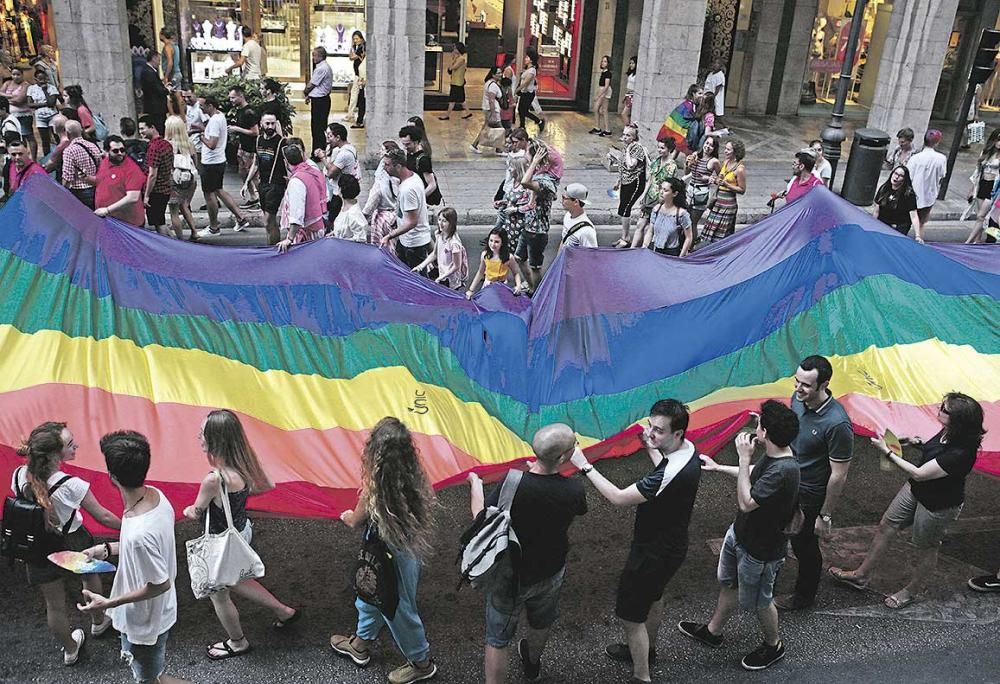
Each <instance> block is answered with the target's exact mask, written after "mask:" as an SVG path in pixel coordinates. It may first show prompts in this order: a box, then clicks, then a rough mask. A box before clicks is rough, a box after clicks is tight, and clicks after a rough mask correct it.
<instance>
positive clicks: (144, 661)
mask: <svg viewBox="0 0 1000 684" xmlns="http://www.w3.org/2000/svg"><path fill="white" fill-rule="evenodd" d="M101 453H103V454H104V462H105V464H106V465H107V469H108V475H110V476H111V482H112V483H113V484H114V485H115V486H116V487H117V488H118V491H119V492H120V493H121V497H122V502H123V503H124V505H125V509H124V511H123V513H122V527H121V536H120V537H119V540H118V541H117V542H107V543H104V544H99V545H97V546H92V547H90V548H89V549H87V550H86V551H84V553H85V554H86V555H87V556H89V557H90V558H96V559H99V560H106V559H107V558H108V557H109V556H113V555H117V556H118V572H117V573H115V581H114V584H113V585H112V586H111V595H110V596H109V597H108V598H105V597H104V596H101V595H100V594H98V593H95V592H92V591H88V590H86V589H84V590H83V597H84V600H85V601H86V603H85V604H80V605H78V608H79V609H80V610H82V611H83V612H85V613H89V612H91V611H99V610H106V611H107V612H108V614H110V615H111V621H112V624H113V625H114V628H115V630H117V631H118V632H119V633H120V634H121V648H122V660H123V661H124V662H125V663H126V664H127V665H129V666H130V667H131V669H132V676H133V678H134V679H135V681H137V682H163V683H166V682H180V681H183V680H178V679H176V678H172V677H167V676H166V675H165V674H164V673H165V671H166V658H167V637H168V635H169V634H170V628H171V627H173V626H174V623H176V622H177V590H176V587H175V580H176V579H177V551H176V546H175V543H174V509H173V507H172V506H171V505H170V502H169V501H167V497H165V496H164V495H163V492H161V491H160V490H158V489H156V488H155V487H151V486H149V485H147V484H146V473H147V472H148V471H149V460H150V454H149V442H148V441H147V440H146V438H145V437H144V436H143V435H141V434H139V433H138V432H134V431H132V430H121V431H119V432H112V433H109V434H107V435H104V437H102V438H101Z"/></svg>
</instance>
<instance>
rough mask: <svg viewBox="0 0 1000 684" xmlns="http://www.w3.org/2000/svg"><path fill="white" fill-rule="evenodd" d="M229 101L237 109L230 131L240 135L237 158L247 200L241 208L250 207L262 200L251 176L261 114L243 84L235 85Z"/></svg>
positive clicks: (230, 92)
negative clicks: (252, 105)
mask: <svg viewBox="0 0 1000 684" xmlns="http://www.w3.org/2000/svg"><path fill="white" fill-rule="evenodd" d="M229 103H230V104H231V105H232V106H233V109H234V110H236V123H235V124H229V133H230V134H232V133H235V134H237V135H238V136H239V148H238V149H237V151H236V159H237V161H238V162H239V170H240V178H242V179H243V184H244V185H243V195H244V197H245V198H246V201H245V202H243V204H241V205H240V209H250V208H252V207H255V206H257V203H258V202H259V201H260V200H259V199H258V197H257V183H255V182H254V180H253V178H252V177H251V176H250V167H251V166H252V165H253V162H254V158H255V153H256V152H257V136H258V135H259V134H260V114H258V113H257V111H256V110H255V109H254V108H253V107H251V106H250V103H249V102H247V93H246V90H244V89H243V86H233V87H232V89H231V90H230V91H229Z"/></svg>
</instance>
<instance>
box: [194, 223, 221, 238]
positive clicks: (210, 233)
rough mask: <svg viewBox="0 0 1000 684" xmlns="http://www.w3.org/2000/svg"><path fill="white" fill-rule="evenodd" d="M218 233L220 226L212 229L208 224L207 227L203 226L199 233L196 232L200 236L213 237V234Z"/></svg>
mask: <svg viewBox="0 0 1000 684" xmlns="http://www.w3.org/2000/svg"><path fill="white" fill-rule="evenodd" d="M218 234H219V229H218V228H216V229H215V230H212V229H211V228H209V227H207V226H206V227H205V228H202V229H201V230H199V231H198V232H197V233H195V235H197V236H198V237H200V238H207V237H212V236H213V235H218Z"/></svg>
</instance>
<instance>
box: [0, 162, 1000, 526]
mask: <svg viewBox="0 0 1000 684" xmlns="http://www.w3.org/2000/svg"><path fill="white" fill-rule="evenodd" d="M0 225H2V226H4V228H3V229H2V230H0V283H2V286H3V291H4V292H5V293H6V294H5V297H4V298H3V300H2V301H0V445H2V446H0V476H4V477H9V473H10V471H11V470H12V469H13V468H14V467H15V466H16V465H17V464H18V463H19V460H18V459H17V457H16V456H15V455H14V453H13V447H14V446H16V445H17V444H18V443H19V441H20V440H21V439H22V438H23V437H25V436H26V435H27V434H28V432H29V431H30V430H31V428H32V427H33V426H34V425H36V424H37V423H40V422H42V421H45V420H66V421H68V422H69V423H70V426H71V428H72V429H73V430H74V432H75V433H76V435H77V441H78V443H79V444H80V445H81V449H80V451H79V453H78V456H77V461H76V462H75V463H74V464H73V466H72V467H71V468H70V470H71V472H77V473H80V474H82V475H83V476H85V477H87V478H88V479H90V480H91V481H92V482H93V483H94V484H93V486H94V491H95V493H97V494H98V495H106V496H107V497H108V498H107V500H108V501H109V502H114V501H115V496H114V493H113V491H112V490H111V489H110V484H109V483H108V482H107V478H106V476H105V475H104V474H103V471H104V469H103V462H102V458H101V455H100V452H99V450H98V448H97V443H98V440H99V438H100V436H101V435H102V434H103V433H105V432H108V431H110V430H113V429H119V428H123V427H129V428H134V429H138V430H140V431H142V432H144V433H145V434H147V435H148V436H149V437H150V440H151V443H152V445H153V450H154V452H153V453H154V460H153V467H152V470H151V473H150V479H151V480H152V481H154V482H156V483H157V484H158V485H159V486H160V487H161V488H163V490H164V491H165V492H166V493H167V495H168V496H169V497H171V498H172V499H175V501H174V504H175V508H176V509H177V510H178V511H180V510H182V509H183V508H184V506H186V505H187V504H189V503H190V502H191V500H193V496H194V493H195V491H196V489H197V482H198V481H199V479H200V477H201V475H203V473H204V471H205V470H206V468H207V463H206V461H205V456H204V454H202V453H201V451H200V448H199V444H198V429H199V426H200V423H201V420H202V418H203V417H204V415H205V414H206V413H207V412H208V411H209V410H211V409H214V408H221V407H225V408H229V409H232V410H233V411H236V412H237V413H238V414H239V415H240V416H241V419H242V420H243V421H244V424H245V426H246V428H247V431H248V433H249V435H250V438H251V440H252V442H253V444H254V446H255V448H256V449H257V450H258V452H259V454H260V456H261V458H262V460H263V461H264V464H265V467H266V468H267V469H268V471H269V472H270V473H271V475H272V477H273V478H274V480H275V481H276V482H277V483H278V487H277V488H276V489H275V490H274V491H272V492H270V493H268V494H267V495H265V496H262V497H257V498H255V499H253V500H252V507H253V508H255V509H257V510H263V511H269V512H273V513H278V514H285V515H299V516H316V517H332V516H335V515H338V514H339V512H340V511H341V510H343V509H344V508H346V507H348V506H351V505H353V503H354V500H355V498H356V495H357V488H358V486H359V480H360V466H359V464H360V459H359V456H360V453H361V449H362V445H363V443H364V440H365V437H366V435H367V433H368V431H369V430H370V429H371V427H372V426H373V425H374V424H375V423H376V422H377V421H378V420H379V419H380V418H381V417H382V416H385V415H395V416H398V417H400V418H401V419H403V420H404V421H406V423H407V424H408V425H409V426H410V427H411V429H412V430H413V432H414V434H415V437H416V440H417V442H418V445H419V447H420V450H421V454H422V458H423V460H424V464H425V466H426V468H427V470H428V472H429V473H430V475H431V477H432V479H433V481H434V482H435V484H436V485H437V486H446V485H448V484H451V483H454V482H457V481H460V480H461V479H462V477H464V475H465V474H466V473H467V472H468V471H470V470H473V469H475V470H478V471H481V472H485V473H494V472H498V471H500V470H502V469H504V468H506V467H509V463H510V462H512V461H514V460H517V459H520V458H525V457H527V456H529V455H530V451H531V450H530V440H531V436H532V434H533V433H534V431H535V430H536V429H537V428H538V427H539V426H540V425H543V424H545V423H549V422H552V421H564V422H567V423H569V424H570V425H571V426H573V428H574V429H575V430H576V431H577V432H578V434H579V435H580V438H581V441H582V443H583V444H584V445H585V446H586V447H587V448H588V450H589V451H590V453H591V454H592V455H594V456H596V457H606V456H615V455H621V454H625V453H629V452H631V451H632V450H634V449H635V447H636V445H637V442H636V439H635V432H636V430H637V427H636V424H637V421H639V420H640V419H642V418H643V417H644V416H645V415H646V413H647V411H648V409H649V406H650V405H651V404H652V403H653V402H654V401H655V400H656V399H659V398H662V397H666V396H672V397H676V398H678V399H681V400H683V401H685V402H687V403H688V404H689V405H690V406H691V408H692V411H693V416H692V430H691V435H692V437H694V439H695V440H696V441H697V442H698V444H699V446H700V447H701V448H702V449H703V450H704V451H705V452H706V453H714V451H716V450H717V449H719V448H721V446H722V445H723V444H725V443H726V441H727V440H728V439H729V438H731V436H732V434H733V433H734V432H735V431H736V430H738V429H739V428H740V427H741V426H742V424H743V421H744V419H745V417H746V415H747V412H748V411H750V410H753V409H755V408H756V407H757V406H758V405H759V404H760V402H761V401H763V400H765V399H768V398H778V399H782V400H787V398H788V397H789V396H790V395H791V393H792V381H791V376H792V375H793V374H794V371H795V368H796V366H797V364H798V361H799V360H800V359H801V358H802V357H803V356H806V355H808V354H811V353H819V354H824V355H826V356H828V357H830V359H831V361H832V363H833V364H834V368H835V374H834V380H833V383H832V389H833V391H834V393H835V394H836V395H837V396H838V397H839V398H840V399H841V400H842V401H843V402H844V404H845V405H846V407H847V409H848V411H849V413H850V414H851V416H852V419H853V421H854V423H855V427H856V430H857V431H858V432H859V433H861V434H868V433H871V432H874V431H881V430H882V429H884V428H885V427H891V428H892V429H893V431H894V432H896V433H897V434H916V435H922V436H930V435H932V434H933V433H934V432H936V430H937V423H936V420H935V407H936V406H937V403H938V401H939V400H940V398H941V396H942V395H943V394H944V393H946V392H948V391H951V390H959V391H963V392H966V393H968V394H970V395H972V396H974V397H976V398H977V399H978V400H980V401H981V402H982V403H983V406H984V407H985V409H986V414H987V428H988V429H989V433H988V434H987V436H986V441H985V443H984V448H983V451H982V453H981V455H980V459H979V462H978V463H977V467H978V468H980V469H981V470H983V471H985V472H990V473H993V474H1000V305H998V297H1000V262H998V260H997V259H996V251H995V248H993V247H991V246H986V245H983V246H964V245H929V246H924V245H919V244H917V243H916V242H914V241H913V240H910V239H908V238H906V237H904V236H901V235H899V234H898V233H896V232H895V231H893V230H891V229H888V228H886V227H885V226H883V225H882V224H881V223H879V222H878V221H876V220H873V219H872V218H871V217H869V216H868V215H867V214H864V213H862V212H860V211H858V210H857V209H856V208H854V207H852V206H851V205H849V204H847V203H846V202H843V201H842V200H840V199H839V198H837V197H836V196H834V195H833V194H831V193H830V192H828V191H826V190H824V189H817V190H814V191H812V192H810V193H809V194H808V195H806V196H805V197H804V198H803V199H802V200H800V201H798V202H795V203H793V204H792V205H790V206H788V207H786V208H783V209H781V210H780V211H778V212H776V213H775V214H774V215H773V216H771V217H770V218H768V219H766V220H764V221H761V222H760V223H758V224H757V225H755V226H753V227H751V228H748V229H746V230H743V231H740V232H739V233H738V234H736V235H735V236H733V237H731V238H728V239H727V240H724V241H722V242H721V243H719V244H717V245H712V246H710V247H708V248H705V249H702V250H699V251H698V252H697V253H695V254H694V255H692V256H690V257H688V258H686V259H684V260H679V259H674V258H670V257H663V256H659V255H656V254H654V253H652V252H649V251H641V250H604V249H601V250H587V249H572V250H568V251H566V252H564V253H563V254H562V255H560V256H559V258H558V259H557V260H556V261H555V262H554V263H553V264H552V266H551V268H550V271H549V273H547V275H546V277H545V280H544V282H543V283H542V285H541V286H540V288H539V290H538V292H537V293H536V295H535V296H534V298H533V299H531V300H528V299H526V298H521V297H514V296H512V295H511V293H510V292H509V290H507V289H505V288H502V287H491V288H487V289H486V290H485V291H484V292H482V293H480V294H479V295H477V297H476V298H475V299H474V300H473V301H471V302H469V301H466V300H465V299H464V298H463V297H462V296H461V295H460V294H456V293H454V292H451V291H448V290H446V289H444V288H442V287H439V286H437V285H435V284H433V283H431V282H429V281H427V280H426V279H424V278H421V277H419V276H416V275H414V274H412V273H410V272H409V271H408V270H407V269H406V268H405V267H404V266H402V265H401V264H400V263H399V262H398V261H396V260H395V259H394V258H393V257H391V256H389V255H387V254H386V253H385V252H383V251H381V250H379V249H377V248H375V247H372V246H368V245H361V244H356V243H352V242H344V241H339V240H321V241H318V242H315V243H310V244H307V245H304V246H302V247H298V248H296V249H294V250H292V252H291V253H290V254H287V255H278V254H276V253H275V252H274V251H273V250H272V249H265V248H260V249H252V248H251V249H244V248H221V247H208V246H203V245H197V244H191V243H186V242H178V241H174V240H169V239H166V238H162V237H159V236H156V235H153V234H151V233H148V232H144V231H139V230H136V229H134V228H130V227H128V226H125V225H123V224H120V223H117V222H115V221H106V220H102V219H99V218H97V217H95V216H94V215H93V214H92V213H90V212H88V211H87V210H86V209H84V208H83V207H82V206H81V205H80V204H79V203H78V202H77V201H76V200H75V199H74V198H73V197H72V196H70V195H69V194H68V193H66V192H65V191H64V190H62V189H61V188H59V187H58V186H56V185H54V184H53V183H51V182H50V181H49V180H48V179H46V178H32V179H31V180H30V181H29V182H28V183H27V184H26V186H25V188H24V189H23V190H21V191H19V192H18V193H16V194H15V195H14V197H12V198H11V200H10V201H9V202H8V203H7V205H6V206H5V207H4V208H3V209H2V210H0Z"/></svg>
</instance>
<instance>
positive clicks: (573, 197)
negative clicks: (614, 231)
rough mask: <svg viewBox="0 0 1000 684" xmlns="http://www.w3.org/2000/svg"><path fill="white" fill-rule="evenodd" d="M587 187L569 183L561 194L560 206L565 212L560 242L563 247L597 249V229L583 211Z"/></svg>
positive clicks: (560, 247)
mask: <svg viewBox="0 0 1000 684" xmlns="http://www.w3.org/2000/svg"><path fill="white" fill-rule="evenodd" d="M588 194H589V193H588V191H587V186H585V185H583V184H582V183H570V184H569V185H567V186H566V188H565V189H564V190H563V192H562V205H563V209H565V210H566V214H565V216H563V231H562V241H561V242H560V244H559V249H562V248H563V247H597V229H596V228H594V222H593V221H591V220H590V217H588V216H587V212H585V211H584V210H583V207H584V205H585V204H586V203H587V195H588Z"/></svg>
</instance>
